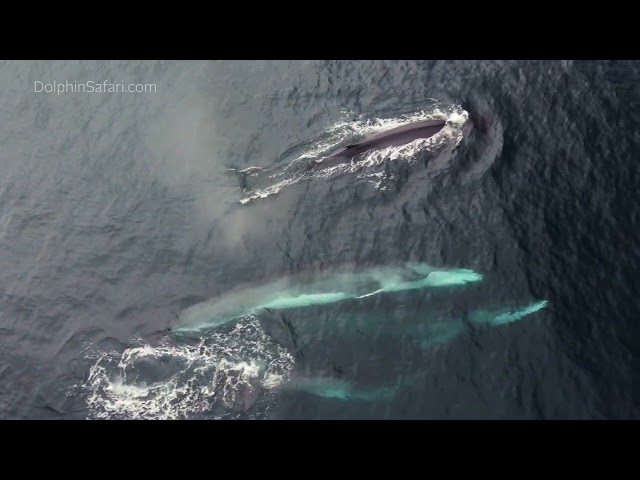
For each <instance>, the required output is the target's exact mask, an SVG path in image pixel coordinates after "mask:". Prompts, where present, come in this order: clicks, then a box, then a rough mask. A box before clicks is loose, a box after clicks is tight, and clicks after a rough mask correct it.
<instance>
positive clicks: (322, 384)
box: [282, 300, 548, 401]
mask: <svg viewBox="0 0 640 480" xmlns="http://www.w3.org/2000/svg"><path fill="white" fill-rule="evenodd" d="M547 304H548V302H547V301H546V300H541V301H537V302H533V303H531V304H530V305H527V306H525V307H521V308H502V309H499V310H495V311H486V310H475V311H472V312H471V313H470V314H469V315H468V317H467V318H457V319H454V320H450V321H446V322H437V321H436V322H432V321H429V320H428V319H427V320H426V321H425V322H418V323H417V325H425V326H424V328H419V329H417V331H415V330H414V331H411V329H409V331H408V332H407V331H406V330H403V332H404V333H408V334H409V335H414V336H417V337H418V340H419V342H420V346H421V347H422V348H424V349H428V348H431V347H434V346H436V345H442V344H446V343H448V342H450V341H452V340H453V339H454V338H456V337H457V336H459V335H460V334H462V333H464V332H465V330H466V329H467V328H468V326H477V327H500V326H503V325H506V324H508V323H513V322H517V321H519V320H522V319H523V318H525V317H527V316H528V315H531V314H533V313H535V312H537V311H539V310H542V309H543V308H545V307H546V306H547ZM345 321H346V319H345ZM373 323H375V322H373ZM370 325H372V323H371V322H370ZM377 326H378V327H379V325H377ZM389 327H391V328H390V329H391V330H392V331H393V330H394V328H393V327H394V326H393V325H389ZM415 382H416V376H415V375H414V376H409V377H406V378H401V379H399V380H398V381H397V382H396V383H395V384H393V385H386V386H378V387H360V386H357V385H355V384H354V383H353V382H349V381H347V380H344V379H337V378H301V379H294V380H292V381H290V382H288V383H286V384H284V385H283V386H282V388H283V389H285V390H295V391H301V392H305V393H308V394H311V395H315V396H317V397H323V398H330V399H336V400H360V401H386V400H391V399H392V398H393V397H394V395H395V394H396V393H397V392H398V391H399V390H400V389H402V388H405V387H407V386H411V385H413V384H415Z"/></svg>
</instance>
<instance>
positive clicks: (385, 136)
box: [312, 120, 446, 168]
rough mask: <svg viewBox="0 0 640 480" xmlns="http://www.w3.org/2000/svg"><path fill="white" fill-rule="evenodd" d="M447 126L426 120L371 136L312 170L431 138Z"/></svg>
mask: <svg viewBox="0 0 640 480" xmlns="http://www.w3.org/2000/svg"><path fill="white" fill-rule="evenodd" d="M445 124H446V122H445V121H444V120H425V121H422V122H415V123H410V124H407V125H402V126H400V127H396V128H392V129H390V130H385V131H383V132H379V133H376V134H374V135H370V136H368V137H366V138H365V139H364V140H362V141H360V142H358V143H354V144H352V145H347V146H346V147H344V148H343V149H342V150H339V151H337V152H336V153H334V154H332V155H329V156H328V157H325V158H323V159H322V160H320V161H318V162H316V163H315V164H314V165H313V166H312V168H326V167H330V166H333V165H337V164H340V163H343V162H345V161H347V160H349V159H351V158H353V157H354V156H356V155H359V154H360V153H363V152H366V151H368V150H381V149H383V148H388V147H397V146H400V145H406V144H407V143H411V142H413V141H414V140H417V139H419V138H429V137H432V136H434V135H435V134H436V133H438V132H439V131H440V130H442V129H443V128H444V126H445Z"/></svg>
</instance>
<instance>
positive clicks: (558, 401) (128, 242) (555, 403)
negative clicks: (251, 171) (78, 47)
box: [0, 61, 640, 419]
mask: <svg viewBox="0 0 640 480" xmlns="http://www.w3.org/2000/svg"><path fill="white" fill-rule="evenodd" d="M38 81H41V82H43V83H53V82H54V81H55V82H58V83H64V82H71V83H73V82H88V81H93V82H95V83H96V84H97V83H102V82H103V81H108V82H112V83H124V84H129V83H139V84H145V83H148V84H155V85H156V91H155V92H147V93H122V92H118V93H98V92H94V93H88V92H85V93H80V92H75V93H74V92H64V93H61V94H59V95H58V94H56V93H46V92H36V91H35V90H36V83H35V82H38ZM0 85H1V86H2V89H1V90H0V92H1V93H0V142H1V144H2V148H1V149H0V252H1V254H0V417H2V418H58V419H75V418H212V419H213V418H287V419H306V418H312V419H334V418H340V419H349V418H362V419H369V418H375V419H383V418H419V419H455V418H465V419H466V418H483V419H564V418H571V419H600V418H605V419H628V418H638V417H639V416H640V415H639V414H640V409H639V408H638V407H639V405H638V399H639V398H640V391H639V390H638V385H640V379H639V378H638V372H639V371H640V365H639V364H638V351H639V349H640V344H639V341H640V332H639V331H638V327H637V325H638V321H639V320H640V319H639V318H638V315H639V313H638V311H639V309H638V304H639V300H638V299H639V298H640V297H639V291H638V290H639V287H640V281H639V280H638V279H639V278H640V277H639V275H638V273H639V272H638V257H639V256H640V239H639V237H640V235H639V231H640V230H639V217H638V215H639V214H638V212H639V205H638V202H639V200H638V199H639V187H638V186H639V185H640V184H639V183H638V180H639V179H638V166H637V165H638V159H639V158H640V130H639V126H640V113H639V112H640V110H639V109H638V107H640V90H639V89H640V87H639V85H640V64H639V63H638V62H625V61H615V62H606V61H509V62H507V61H438V62H433V61H353V62H351V61H197V62H196V61H182V62H178V61H175V62H168V61H121V62H115V61H114V62H102V61H100V62H98V61H91V62H89V61H75V62H72V61H64V62H62V61H60V62H58V61H56V62H46V61H41V62H32V61H29V62H26V61H25V62H18V61H14V62H3V63H2V64H1V67H0ZM438 112H440V113H438ZM442 112H445V113H442ZM438 114H442V115H444V116H445V117H447V118H449V119H450V118H454V117H455V118H458V117H459V116H460V115H462V117H465V115H466V116H467V117H468V118H467V117H465V118H467V120H466V121H465V122H461V124H460V125H461V126H460V128H459V130H456V132H454V133H455V134H458V133H459V135H460V137H459V138H458V140H459V143H458V144H457V148H455V149H453V146H452V147H451V149H449V150H446V148H445V150H446V151H444V153H443V151H440V150H438V151H437V152H434V151H427V150H428V149H427V150H419V149H418V150H417V151H416V152H415V153H413V154H411V155H410V157H411V160H408V159H407V158H408V157H402V158H399V159H396V160H395V161H388V162H387V163H386V164H381V165H380V166H379V167H380V169H381V170H380V171H381V172H382V173H381V175H382V176H381V177H367V176H366V175H365V176H363V172H365V173H366V171H367V170H366V168H365V169H364V170H359V171H357V172H355V171H354V172H351V171H349V172H346V173H344V174H340V175H335V176H333V177H330V178H319V177H318V178H311V179H307V180H303V181H300V182H297V183H293V184H291V185H289V186H287V187H286V188H283V189H282V190H281V191H279V192H278V193H277V194H274V195H271V196H267V197H266V198H258V199H257V200H255V201H252V202H249V203H247V204H242V203H240V200H242V199H243V198H245V197H246V195H247V192H243V191H242V189H241V185H243V184H242V183H241V182H239V178H238V177H237V176H236V174H234V172H233V171H230V170H229V169H233V168H235V169H242V168H246V167H250V166H260V167H263V168H266V169H267V170H268V171H269V172H271V173H275V174H277V175H280V176H278V177H277V178H276V179H274V180H273V182H272V183H275V182H276V181H279V180H281V179H286V178H291V176H290V175H291V173H290V170H291V169H293V170H295V168H297V167H296V165H299V164H301V163H300V162H304V161H305V159H306V158H307V157H310V156H312V154H314V152H315V153H317V152H318V151H319V149H320V150H321V149H322V148H324V147H326V148H333V147H337V143H340V142H342V141H345V142H346V141H347V140H348V139H349V138H351V137H353V138H356V137H358V135H360V134H361V133H363V131H364V130H363V128H364V127H363V125H365V124H366V122H374V123H375V122H376V121H377V122H379V121H383V122H384V121H390V122H393V121H396V120H398V119H402V118H408V117H410V116H412V115H426V116H429V115H438ZM456 115H458V117H456ZM452 116H453V117H452ZM463 123H464V126H462V124H463ZM332 132H333V133H332ZM336 132H337V133H336ZM453 136H454V137H455V135H453ZM358 138H359V137H358ZM452 142H453V143H452ZM454 143H455V139H453V137H452V139H449V145H453V144H454ZM443 148H444V147H443ZM301 156H302V160H300V157H301ZM287 165H293V167H291V169H288V168H289V167H287ZM372 178H384V182H383V183H382V184H377V185H376V184H375V182H372V181H370V180H371V179H372ZM240 180H242V179H240ZM249 181H253V180H252V179H249ZM267 183H268V182H267ZM264 187H265V185H264V184H262V183H261V184H260V188H264ZM406 262H413V263H418V264H424V265H430V266H433V267H434V268H436V269H453V268H459V269H469V270H472V271H474V272H478V273H479V274H480V275H482V281H480V282H472V283H469V284H465V285H458V286H449V287H442V288H425V289H414V290H407V291H402V292H395V293H383V294H379V295H374V296H371V297H366V298H363V299H357V300H353V299H351V300H346V301H342V302H335V303H330V304H325V305H315V306H310V307H303V308H291V309H286V310H268V311H265V312H262V313H260V314H258V315H256V316H254V317H251V318H243V319H241V321H240V323H239V324H235V323H234V322H231V323H229V324H226V325H224V326H222V327H221V328H219V329H213V330H205V331H202V332H190V333H188V334H180V333H178V332H175V326H176V324H177V317H178V316H180V314H181V312H183V311H184V309H186V308H187V307H190V306H192V305H194V304H197V303H199V302H202V301H205V300H208V299H211V298H214V297H220V296H223V295H225V294H227V293H228V292H229V291H230V290H233V289H235V290H236V291H240V292H246V290H243V289H244V288H245V287H244V285H247V284H250V285H265V284H268V283H269V282H273V281H275V279H278V278H280V279H282V278H298V277H294V276H295V275H300V274H301V272H306V273H307V274H309V272H311V273H310V274H311V275H315V272H320V271H326V270H327V269H334V268H338V267H341V268H343V267H344V266H348V268H349V269H353V268H368V267H371V266H376V265H383V266H398V265H402V264H405V263H406ZM349 271H351V270H349ZM365 287H366V285H365ZM363 288H364V287H363ZM240 295H243V294H242V293H241V294H240ZM246 295H248V294H246ZM223 298H225V299H226V298H230V297H223ZM242 298H243V301H244V298H245V297H242ZM541 300H547V301H548V304H547V305H546V307H545V308H543V309H541V310H539V311H537V312H535V313H532V314H530V315H528V316H526V317H524V318H522V319H521V320H519V321H514V322H512V323H508V324H504V325H500V326H487V325H484V327H481V326H477V325H476V326H474V325H475V324H474V323H473V321H471V320H469V319H473V318H476V317H473V315H478V313H477V312H478V311H480V310H482V311H492V312H499V311H502V310H501V309H505V308H507V309H508V308H511V309H514V308H519V307H524V306H527V305H529V304H532V303H533V302H536V301H541ZM230 301H231V300H229V302H230ZM224 304H225V305H228V304H229V303H227V300H225V303H224ZM474 312H476V313H474ZM483 318H484V317H483ZM460 319H461V320H460ZM452 322H453V323H452ZM455 322H458V323H455ZM434 324H438V325H440V324H442V325H445V326H444V327H442V328H445V330H446V329H447V328H448V329H449V330H447V331H450V330H451V328H453V327H451V325H460V326H461V327H460V329H459V330H456V334H455V335H452V336H451V337H450V338H449V337H447V338H446V339H445V337H439V338H440V340H441V341H440V340H438V341H435V342H434V343H428V342H427V343H428V344H427V343H425V335H433V332H434V331H435V330H433V328H435V327H431V325H434ZM462 326H464V328H462ZM438 328H440V327H438ZM456 328H457V327H456ZM167 329H173V330H174V331H169V330H167ZM425 329H426V330H425ZM430 329H431V330H430ZM425 332H426V333H425ZM438 332H440V331H438ZM440 333H441V332H440ZM436 340H437V339H436ZM256 359H257V360H256ZM252 360H255V361H256V362H257V364H256V365H258V366H257V367H256V368H258V369H260V368H265V367H264V365H265V363H268V364H269V365H271V367H270V368H273V369H275V370H273V371H274V372H276V373H277V372H279V373H280V374H282V376H283V378H284V377H286V379H285V380H287V381H284V380H282V379H281V380H282V383H278V381H279V380H278V378H277V375H276V376H274V377H273V378H271V380H270V381H271V382H272V383H269V382H268V381H266V380H265V379H264V378H263V379H262V380H265V381H264V382H263V384H262V385H259V382H258V381H253V380H251V381H248V383H247V384H245V385H240V386H238V385H236V386H235V387H233V388H232V389H231V390H229V391H227V390H225V388H227V387H228V386H229V385H232V384H233V381H234V378H235V376H237V375H238V372H241V371H247V372H248V371H250V370H251V368H253V367H251V365H252V364H251V362H252ZM243 362H244V363H243ZM261 362H262V363H261ZM270 362H271V363H270ZM248 365H249V366H248ZM260 365H262V366H260ZM243 369H244V370H243ZM278 369H280V370H278ZM305 379H306V380H305ZM309 379H311V381H316V380H317V379H322V381H320V382H319V383H316V384H314V385H316V386H315V387H313V388H311V387H309V386H308V385H309V384H308V383H304V382H305V381H308V380H309ZM314 379H315V380H314ZM274 382H275V383H274ZM275 384H277V386H273V385H275ZM225 385H226V386H227V387H225ZM265 385H266V386H265ZM301 385H307V387H304V388H303V387H302V386H301ZM318 385H319V386H318ZM229 388H231V387H229ZM234 388H235V389H234ZM347 391H348V392H350V393H349V394H345V392H347ZM225 392H226V393H225ZM229 392H231V393H229ZM332 392H333V393H332ZM336 392H337V393H336ZM225 395H227V397H225ZM228 395H231V396H233V399H232V400H231V401H229V402H226V403H225V401H224V398H230V397H228ZM234 395H235V396H234ZM221 399H222V400H221Z"/></svg>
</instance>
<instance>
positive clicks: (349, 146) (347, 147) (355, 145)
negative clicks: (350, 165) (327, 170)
mask: <svg viewBox="0 0 640 480" xmlns="http://www.w3.org/2000/svg"><path fill="white" fill-rule="evenodd" d="M357 146H358V144H357V143H352V144H351V145H347V146H346V147H344V149H345V150H349V149H351V148H355V147H357Z"/></svg>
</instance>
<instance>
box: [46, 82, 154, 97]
mask: <svg viewBox="0 0 640 480" xmlns="http://www.w3.org/2000/svg"><path fill="white" fill-rule="evenodd" d="M34 91H35V93H55V94H56V95H61V94H63V93H156V84H155V83H124V82H120V83H112V82H108V81H104V82H101V83H99V82H94V81H93V80H89V81H88V82H64V83H62V82H56V81H55V80H54V81H53V82H52V83H45V82H41V81H39V80H36V81H35V83H34Z"/></svg>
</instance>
